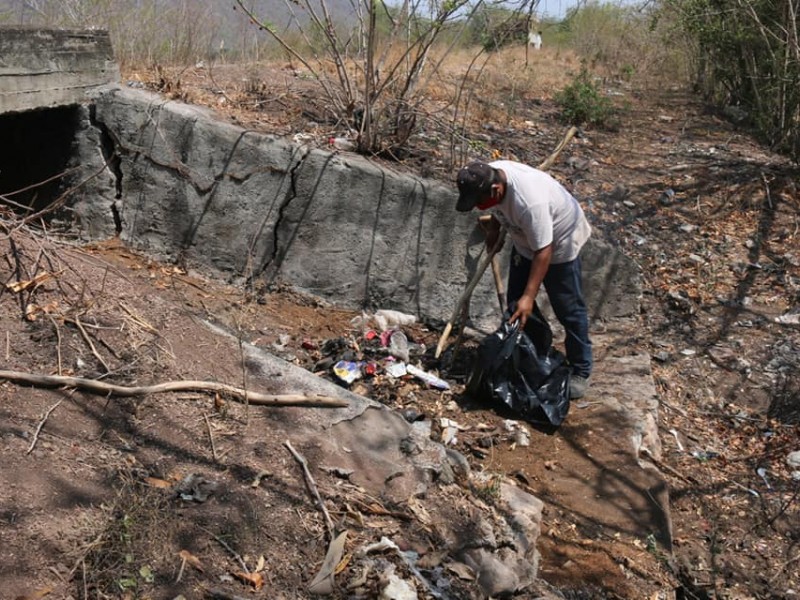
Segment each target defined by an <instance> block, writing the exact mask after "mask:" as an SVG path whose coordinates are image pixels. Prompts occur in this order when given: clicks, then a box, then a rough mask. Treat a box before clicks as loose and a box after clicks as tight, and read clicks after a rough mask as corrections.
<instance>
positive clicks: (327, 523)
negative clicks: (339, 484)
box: [283, 440, 334, 541]
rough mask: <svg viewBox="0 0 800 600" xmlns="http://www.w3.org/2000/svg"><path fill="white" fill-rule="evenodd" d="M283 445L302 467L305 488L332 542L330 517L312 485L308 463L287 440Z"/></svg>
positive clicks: (315, 485) (315, 486) (312, 480)
mask: <svg viewBox="0 0 800 600" xmlns="http://www.w3.org/2000/svg"><path fill="white" fill-rule="evenodd" d="M283 445H284V446H286V447H287V448H288V449H289V452H291V453H292V456H294V458H295V460H297V462H299V463H300V466H301V467H303V476H304V477H305V480H306V487H307V488H308V491H309V492H311V495H312V496H314V498H315V499H316V501H317V504H319V508H320V510H321V511H322V515H323V516H324V517H325V527H326V528H327V529H328V541H332V540H333V537H334V536H333V533H334V531H333V529H334V528H333V521H332V520H331V515H330V514H329V513H328V509H327V508H325V503H324V502H323V501H322V497H321V496H320V495H319V491H318V490H317V484H316V483H314V478H313V477H312V476H311V471H309V470H308V463H307V462H306V459H305V458H304V457H303V456H302V455H301V454H299V453H298V452H297V450H295V449H294V447H293V446H292V444H291V442H289V440H286V441H285V442H283Z"/></svg>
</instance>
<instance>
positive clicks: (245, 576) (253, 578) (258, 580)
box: [233, 571, 264, 590]
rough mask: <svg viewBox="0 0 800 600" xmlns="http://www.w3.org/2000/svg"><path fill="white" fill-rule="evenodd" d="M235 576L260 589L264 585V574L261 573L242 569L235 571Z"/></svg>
mask: <svg viewBox="0 0 800 600" xmlns="http://www.w3.org/2000/svg"><path fill="white" fill-rule="evenodd" d="M233 576H234V577H236V579H238V580H239V581H243V582H244V583H249V584H250V585H252V586H253V589H255V590H260V589H261V588H262V587H263V586H264V576H263V575H261V573H244V572H242V571H236V572H235V573H233Z"/></svg>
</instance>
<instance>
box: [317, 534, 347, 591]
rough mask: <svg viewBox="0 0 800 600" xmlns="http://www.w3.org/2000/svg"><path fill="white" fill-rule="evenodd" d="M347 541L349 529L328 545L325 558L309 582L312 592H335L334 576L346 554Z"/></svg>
mask: <svg viewBox="0 0 800 600" xmlns="http://www.w3.org/2000/svg"><path fill="white" fill-rule="evenodd" d="M346 541H347V531H343V532H342V533H340V534H339V535H338V536H337V537H336V538H335V539H334V540H333V541H332V542H331V543H330V545H329V546H328V552H327V553H326V554H325V560H323V561H322V566H321V567H320V568H319V572H318V573H317V574H316V576H315V577H314V579H313V580H312V581H311V583H310V584H308V591H309V592H311V593H312V594H318V595H323V596H324V595H327V594H330V593H332V592H333V589H334V586H333V577H334V575H335V574H336V569H337V567H338V565H339V563H340V561H341V560H342V555H343V554H344V544H345V542H346Z"/></svg>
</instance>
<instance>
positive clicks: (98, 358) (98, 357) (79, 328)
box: [74, 315, 111, 373]
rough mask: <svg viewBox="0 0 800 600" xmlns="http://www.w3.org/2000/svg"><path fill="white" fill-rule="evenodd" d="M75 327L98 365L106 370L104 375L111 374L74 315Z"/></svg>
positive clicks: (109, 368)
mask: <svg viewBox="0 0 800 600" xmlns="http://www.w3.org/2000/svg"><path fill="white" fill-rule="evenodd" d="M74 323H75V325H76V326H77V327H78V330H79V331H80V332H81V335H82V336H83V339H84V340H86V343H87V344H89V349H90V350H91V351H92V354H94V357H95V358H96V359H97V360H99V361H100V364H101V365H103V368H104V369H105V370H106V373H111V367H109V366H108V363H107V362H106V361H105V360H104V359H103V357H102V356H101V355H100V353H99V352H98V351H97V348H95V347H94V343H93V342H92V338H90V337H89V334H88V333H86V330H85V329H84V328H83V325H82V324H81V320H80V317H78V316H77V315H75V321H74Z"/></svg>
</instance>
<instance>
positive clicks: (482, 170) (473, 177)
mask: <svg viewBox="0 0 800 600" xmlns="http://www.w3.org/2000/svg"><path fill="white" fill-rule="evenodd" d="M496 177H497V175H495V170H494V169H493V168H492V167H490V166H489V165H487V164H486V163H485V162H483V161H475V162H472V163H470V164H468V165H467V166H466V167H463V168H462V169H461V170H460V171H459V172H458V177H456V184H457V185H458V202H456V210H457V211H458V212H468V211H470V210H472V209H473V208H475V205H476V204H478V203H480V202H481V201H482V200H484V199H485V198H486V197H487V196H489V194H490V193H491V191H492V184H494V183H495V182H496Z"/></svg>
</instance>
